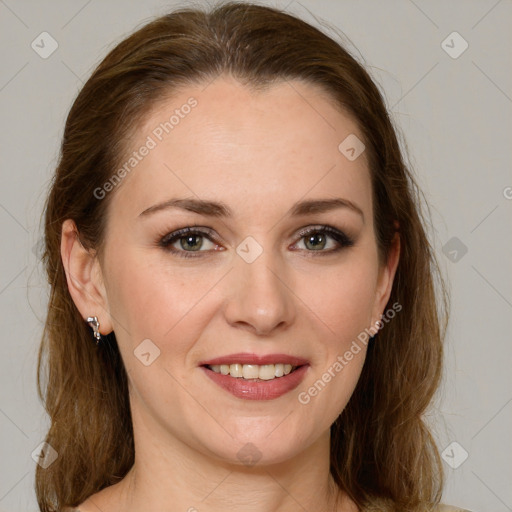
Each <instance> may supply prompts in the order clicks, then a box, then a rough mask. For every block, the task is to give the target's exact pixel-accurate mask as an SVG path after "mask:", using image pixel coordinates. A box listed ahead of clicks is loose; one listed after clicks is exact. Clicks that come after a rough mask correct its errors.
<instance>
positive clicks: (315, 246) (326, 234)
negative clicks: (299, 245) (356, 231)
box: [298, 226, 354, 254]
mask: <svg viewBox="0 0 512 512" xmlns="http://www.w3.org/2000/svg"><path fill="white" fill-rule="evenodd" d="M298 235H299V236H300V237H301V241H303V244H304V247H305V250H306V251H307V252H318V253H322V254H325V253H327V254H331V253H333V252H337V251H340V250H341V249H344V248H345V247H352V246H353V245H354V241H353V240H352V238H350V237H349V236H348V235H346V234H345V233H343V232H342V231H339V230H338V229H335V228H332V227H331V226H310V227H308V228H306V229H303V230H301V231H300V232H299V233H298ZM329 239H331V243H330V244H329ZM333 240H334V243H333Z"/></svg>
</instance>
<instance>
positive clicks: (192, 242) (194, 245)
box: [158, 225, 354, 258]
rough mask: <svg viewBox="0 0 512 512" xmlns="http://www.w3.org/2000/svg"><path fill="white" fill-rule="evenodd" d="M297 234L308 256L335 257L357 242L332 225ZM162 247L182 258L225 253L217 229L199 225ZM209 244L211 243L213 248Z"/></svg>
mask: <svg viewBox="0 0 512 512" xmlns="http://www.w3.org/2000/svg"><path fill="white" fill-rule="evenodd" d="M297 235H298V236H299V237H300V241H299V242H298V243H300V242H302V241H303V243H304V247H305V249H302V248H299V249H300V250H303V251H305V252H308V253H318V254H315V256H317V255H318V256H319V255H320V254H323V255H325V254H331V253H334V252H337V251H340V250H342V249H344V248H346V247H351V246H352V245H354V241H353V240H352V239H351V238H350V237H349V236H347V235H346V234H345V233H343V232H342V231H339V230H338V229H335V228H333V227H331V226H323V225H319V226H310V227H308V228H305V229H303V230H301V231H300V232H299V233H297ZM329 240H330V243H329ZM205 242H206V247H205ZM158 244H159V246H160V247H162V248H164V249H165V250H166V251H169V252H172V253H173V254H176V255H177V256H179V257H182V258H197V257H201V256H204V254H203V255H202V254H200V253H205V252H206V253H208V252H212V250H213V251H223V250H224V248H222V247H221V246H220V245H218V244H217V243H215V237H214V235H213V230H211V229H209V228H201V229H198V228H197V227H195V226H194V227H186V228H183V229H179V230H177V231H173V232H172V233H169V234H167V235H165V236H164V237H163V238H161V239H160V241H159V242H158ZM208 244H210V246H209V247H208ZM296 245H297V244H296ZM294 250H296V248H294ZM194 253H196V254H194ZM311 256H313V255H311Z"/></svg>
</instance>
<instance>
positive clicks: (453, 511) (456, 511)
mask: <svg viewBox="0 0 512 512" xmlns="http://www.w3.org/2000/svg"><path fill="white" fill-rule="evenodd" d="M435 512H471V510H468V509H466V508H461V507H454V506H453V505H443V504H440V505H438V507H437V508H436V510H435Z"/></svg>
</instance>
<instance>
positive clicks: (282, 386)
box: [200, 356, 309, 400]
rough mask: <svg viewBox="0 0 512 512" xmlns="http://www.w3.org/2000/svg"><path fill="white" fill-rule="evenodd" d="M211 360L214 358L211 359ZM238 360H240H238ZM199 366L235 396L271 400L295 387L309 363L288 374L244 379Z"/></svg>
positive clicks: (246, 398) (303, 375) (300, 380)
mask: <svg viewBox="0 0 512 512" xmlns="http://www.w3.org/2000/svg"><path fill="white" fill-rule="evenodd" d="M229 357H231V356H229ZM272 357H275V356H272ZM220 359H223V360H225V361H227V359H226V358H219V360H220ZM274 360H275V359H274ZM212 361H216V360H215V359H213V360H212ZM238 361H239V362H240V360H238ZM208 364H210V363H208ZM212 364H213V363H212ZM215 364H221V363H215ZM223 364H224V363H223ZM225 364H227V363H225ZM244 364H250V363H244ZM255 364H256V363H255ZM268 364H271V363H268ZM290 364H291V363H290ZM200 368H201V370H203V371H204V372H205V374H206V375H207V376H208V377H209V378H210V379H212V381H213V382H215V383H216V384H217V385H218V386H220V387H221V388H223V389H225V390H226V391H228V392H229V393H231V394H232V395H234V396H236V397H237V398H243V399H245V400H273V399H275V398H279V397H280V396H282V395H284V394H286V393H288V392H290V391H292V390H293V389H295V388H296V387H297V386H298V385H299V384H300V383H301V382H302V380H303V379H304V377H305V375H306V372H307V370H308V368H309V364H303V365H301V366H299V367H298V368H297V369H296V370H294V371H293V372H291V373H289V374H288V375H284V376H283V377H276V378H275V379H272V380H256V379H248V380H246V379H244V378H242V377H231V376H230V375H222V373H216V372H214V371H213V370H210V369H209V368H208V367H207V366H201V367H200Z"/></svg>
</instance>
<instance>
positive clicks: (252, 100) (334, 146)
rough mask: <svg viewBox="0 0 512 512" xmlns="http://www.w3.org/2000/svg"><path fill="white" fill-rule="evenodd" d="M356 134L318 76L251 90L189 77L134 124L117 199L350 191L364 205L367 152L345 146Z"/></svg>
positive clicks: (263, 198) (248, 202) (142, 201)
mask: <svg viewBox="0 0 512 512" xmlns="http://www.w3.org/2000/svg"><path fill="white" fill-rule="evenodd" d="M353 136H356V137H358V138H359V139H362V138H363V137H362V134H361V132H360V130H359V128H358V126H357V123H356V122H355V121H354V120H353V119H352V118H351V117H350V116H349V115H347V114H344V113H342V112H341V111H340V110H339V109H337V108H335V106H334V104H333V101H332V99H331V98H330V97H329V96H328V95H327V94H326V93H325V92H324V91H323V90H322V89H320V88H319V87H318V86H315V85H312V84H308V83H304V82H299V81H282V82H278V83H275V84H272V85H271V86H269V87H268V88H267V89H265V90H260V91H255V90H252V89H250V88H249V87H247V86H244V85H242V84H240V83H239V82H237V81H236V80H234V79H232V78H229V77H221V78H218V79H216V80H215V81H213V82H212V83H210V84H202V85H195V86H189V87H187V88H185V89H183V90H181V91H180V92H178V93H175V94H173V96H172V97H169V98H166V99H165V100H162V101H160V102H158V103H157V104H156V105H155V107H154V108H153V109H152V111H151V112H150V113H148V115H147V116H146V118H145V121H144V123H143V124H142V125H141V126H140V128H139V129H138V130H137V132H136V136H135V138H134V139H133V140H132V144H131V151H130V152H129V153H128V154H127V155H126V159H125V160H124V161H123V162H122V164H126V163H127V162H128V160H129V159H130V158H131V160H132V162H131V164H134V165H133V166H132V165H128V166H126V165H125V168H126V169H127V170H128V171H129V172H127V173H124V175H125V177H124V178H123V180H122V183H121V184H120V185H119V186H118V190H116V194H115V197H114V198H112V202H113V203H114V204H117V206H113V207H115V208H117V207H119V208H123V210H125V213H126V214H127V215H130V216H133V212H132V210H134V209H137V210H139V213H140V210H141V209H143V208H144V207H147V206H150V205H151V204H152V203H154V202H156V201H158V200H165V199H168V198H170V197H175V196H182V197H183V196H186V197H191V196H197V197H200V198H204V199H214V198H217V199H222V200H223V201H225V202H226V203H230V204H233V205H235V206H234V209H236V205H239V206H240V209H241V210H242V209H243V207H244V206H246V207H249V206H252V207H257V206H258V205H259V206H260V207H261V206H262V205H267V206H269V207H270V206H273V207H274V206H276V201H277V203H278V204H279V203H284V202H289V201H291V202H295V201H297V200H299V199H300V198H302V197H305V196H312V197H313V196H318V195H321V196H322V197H326V196H328V197H334V196H339V195H350V196H351V197H349V199H352V200H354V201H355V202H358V203H360V205H361V207H362V208H365V209H368V208H371V190H370V187H371V185H370V178H369V172H368V169H367V160H366V154H365V152H363V153H362V154H361V155H360V156H359V157H358V158H357V159H355V160H352V161H351V160H349V159H348V158H347V157H346V156H345V155H344V154H343V152H342V151H340V148H339V146H340V143H342V142H343V141H344V140H346V139H347V137H353ZM144 146H146V147H148V148H150V149H149V150H142V149H143V147H144ZM132 152H133V153H132ZM141 153H144V156H142V157H141ZM130 155H131V156H130ZM122 164H121V165H122ZM365 205H366V206H365ZM285 206H289V205H287V204H283V207H285ZM241 213H243V212H242V211H241Z"/></svg>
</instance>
